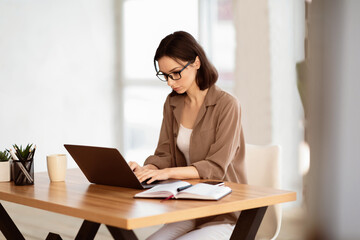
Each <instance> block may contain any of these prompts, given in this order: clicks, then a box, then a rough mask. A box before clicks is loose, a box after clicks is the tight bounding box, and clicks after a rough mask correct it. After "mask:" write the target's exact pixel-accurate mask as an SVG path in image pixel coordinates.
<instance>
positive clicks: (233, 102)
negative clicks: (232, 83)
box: [209, 85, 240, 107]
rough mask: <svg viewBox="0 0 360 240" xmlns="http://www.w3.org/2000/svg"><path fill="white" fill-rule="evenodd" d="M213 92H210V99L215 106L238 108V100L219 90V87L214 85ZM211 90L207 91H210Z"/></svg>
mask: <svg viewBox="0 0 360 240" xmlns="http://www.w3.org/2000/svg"><path fill="white" fill-rule="evenodd" d="M212 88H213V91H212V92H211V95H212V96H211V98H214V100H215V103H216V104H217V105H224V106H236V107H239V106H240V104H239V100H238V99H237V98H236V97H235V96H234V95H232V94H231V93H229V92H227V91H225V90H223V89H221V88H220V87H218V86H216V85H214V86H213V87H212ZM210 90H211V89H209V91H210Z"/></svg>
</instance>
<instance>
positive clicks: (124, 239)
mask: <svg viewBox="0 0 360 240" xmlns="http://www.w3.org/2000/svg"><path fill="white" fill-rule="evenodd" d="M106 227H107V228H108V230H109V232H110V233H111V236H112V237H113V238H114V239H115V240H138V238H137V237H136V235H135V233H134V232H133V231H132V230H126V229H121V228H117V227H112V226H108V225H106Z"/></svg>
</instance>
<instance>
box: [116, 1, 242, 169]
mask: <svg viewBox="0 0 360 240" xmlns="http://www.w3.org/2000/svg"><path fill="white" fill-rule="evenodd" d="M123 4H124V5H123V21H124V26H123V29H122V30H123V37H124V39H123V44H124V46H123V49H124V56H123V70H124V73H123V76H124V79H123V84H122V85H123V86H124V89H123V100H124V102H123V104H124V107H123V109H124V111H123V114H124V116H123V119H124V121H123V123H124V126H123V132H124V136H123V138H124V141H123V142H124V146H123V149H124V151H125V157H126V159H128V160H131V161H137V162H138V163H139V164H143V162H144V160H145V159H146V157H148V156H149V155H151V154H153V153H154V150H155V148H156V145H157V141H158V137H159V131H160V127H161V122H162V111H163V103H164V101H165V99H166V96H167V95H168V94H169V93H170V88H169V87H168V86H167V84H166V83H163V82H161V81H160V80H158V79H157V77H156V76H155V70H154V65H153V57H154V54H155V51H156V48H157V46H158V44H159V43H160V41H161V39H162V38H164V37H165V36H166V35H168V34H170V33H172V32H174V31H178V30H183V31H187V32H189V33H191V34H192V35H193V36H194V37H195V38H196V39H198V40H199V41H200V43H201V44H202V45H203V46H204V48H205V51H206V52H207V54H208V56H209V58H210V59H211V60H212V62H213V64H214V65H215V66H216V68H217V69H218V71H219V75H220V78H219V82H218V84H219V85H220V86H221V87H223V88H224V89H226V90H227V91H230V92H231V87H232V82H233V74H232V73H233V68H234V56H235V45H234V43H235V36H234V29H233V24H232V17H231V0H210V1H209V0H199V1H194V0H181V1H180V0H126V1H124V3H123ZM224 60H225V61H224Z"/></svg>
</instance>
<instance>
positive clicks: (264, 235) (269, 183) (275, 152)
mask: <svg viewBox="0 0 360 240" xmlns="http://www.w3.org/2000/svg"><path fill="white" fill-rule="evenodd" d="M280 156H281V152H280V146H278V145H266V146H258V145H250V144H246V147H245V165H246V173H247V178H248V183H249V184H251V185H258V186H264V187H271V188H280ZM281 216H282V210H281V207H280V205H274V206H269V207H268V209H267V211H266V213H265V216H264V219H263V221H262V223H261V225H260V228H259V231H258V233H257V235H256V237H255V239H258V240H259V239H276V237H277V236H278V234H279V232H280V226H281Z"/></svg>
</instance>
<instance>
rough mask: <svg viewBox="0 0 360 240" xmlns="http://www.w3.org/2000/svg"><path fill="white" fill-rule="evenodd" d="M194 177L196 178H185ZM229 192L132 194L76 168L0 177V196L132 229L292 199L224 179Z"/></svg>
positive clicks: (291, 195)
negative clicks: (215, 197) (55, 178)
mask: <svg viewBox="0 0 360 240" xmlns="http://www.w3.org/2000/svg"><path fill="white" fill-rule="evenodd" d="M186 181H188V182H191V183H197V182H199V181H201V180H186ZM225 185H226V186H229V187H230V188H231V189H232V193H231V194H230V195H227V196H226V197H224V198H223V199H221V200H219V201H197V200H168V201H163V202H160V201H161V200H160V199H134V198H133V196H134V195H135V194H136V193H138V192H140V191H143V190H136V189H129V188H121V187H112V186H104V185H96V184H90V183H89V182H88V181H87V179H86V178H85V176H84V175H83V174H82V173H81V171H80V170H79V169H68V170H67V175H66V180H65V182H50V180H49V177H48V174H47V173H46V172H43V173H35V184H34V185H28V186H15V185H14V183H13V182H1V183H0V200H5V201H9V202H14V203H18V204H22V205H26V206H30V207H35V208H39V209H43V210H47V211H51V212H56V213H60V214H64V215H68V216H73V217H78V218H82V219H87V220H90V221H94V222H99V223H104V224H107V225H111V226H115V227H120V228H124V229H135V228H140V227H147V226H152V225H158V224H163V223H168V222H176V221H182V220H187V219H194V218H199V217H206V216H211V215H217V214H223V213H229V212H234V211H241V210H245V209H251V208H257V207H263V206H269V205H274V204H278V203H284V202H289V201H295V200H296V193H295V192H291V191H284V190H277V189H270V188H265V187H259V186H252V185H245V184H235V183H230V182H225Z"/></svg>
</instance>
